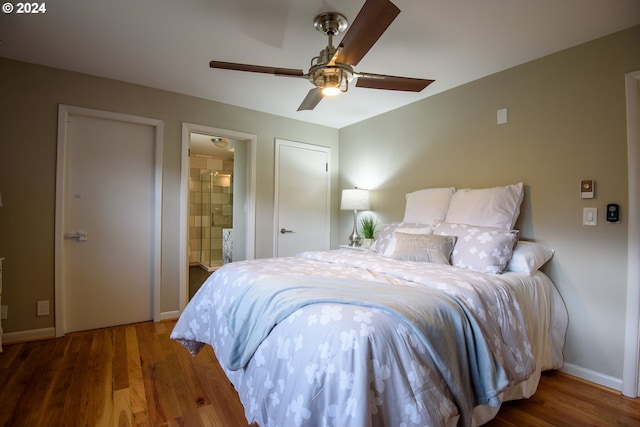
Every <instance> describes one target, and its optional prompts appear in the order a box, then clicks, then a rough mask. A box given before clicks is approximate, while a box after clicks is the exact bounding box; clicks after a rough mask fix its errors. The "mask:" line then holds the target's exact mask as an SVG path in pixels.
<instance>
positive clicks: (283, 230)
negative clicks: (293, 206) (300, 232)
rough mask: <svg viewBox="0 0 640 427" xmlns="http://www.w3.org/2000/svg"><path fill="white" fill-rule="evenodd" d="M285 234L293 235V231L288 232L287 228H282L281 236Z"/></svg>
mask: <svg viewBox="0 0 640 427" xmlns="http://www.w3.org/2000/svg"><path fill="white" fill-rule="evenodd" d="M285 233H293V230H287V229H286V228H281V229H280V234H285Z"/></svg>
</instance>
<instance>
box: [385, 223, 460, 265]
mask: <svg viewBox="0 0 640 427" xmlns="http://www.w3.org/2000/svg"><path fill="white" fill-rule="evenodd" d="M395 235H396V245H395V246H396V247H395V250H394V251H393V254H392V255H391V256H392V258H395V259H399V260H402V261H419V262H433V263H436V264H449V257H450V256H451V251H453V246H454V245H455V244H456V239H457V237H455V236H435V235H433V234H409V233H403V232H400V231H396V233H395Z"/></svg>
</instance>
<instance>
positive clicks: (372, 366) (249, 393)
mask: <svg viewBox="0 0 640 427" xmlns="http://www.w3.org/2000/svg"><path fill="white" fill-rule="evenodd" d="M284 276H286V277H284ZM303 276H309V277H311V278H314V280H313V282H314V286H315V287H314V292H316V293H317V292H318V290H319V291H320V293H322V290H323V288H322V283H323V282H322V280H320V278H327V279H326V287H327V293H328V292H329V291H328V289H329V288H330V285H332V286H333V285H335V284H336V283H339V284H340V285H342V284H344V283H345V280H344V279H351V280H353V282H354V285H353V286H354V287H355V285H356V283H357V284H358V285H359V286H361V287H362V285H363V284H364V285H365V286H364V287H365V288H366V283H371V289H372V290H373V289H384V288H385V287H386V288H387V289H384V290H385V293H384V295H387V296H386V297H385V298H383V299H389V297H388V295H393V294H395V293H396V292H397V295H398V297H397V298H393V300H394V301H395V302H396V305H398V304H401V305H411V306H412V307H414V306H415V307H416V309H417V310H423V312H424V313H425V315H424V317H423V318H421V319H418V320H420V322H415V323H422V324H423V327H424V328H425V329H426V332H425V333H424V334H423V333H422V332H421V330H420V329H418V328H416V327H414V325H413V324H412V323H408V322H407V319H406V316H405V317H403V316H402V315H400V314H398V313H397V311H402V310H401V309H399V310H396V311H393V310H392V308H393V307H391V308H387V307H385V306H381V305H380V303H379V302H377V301H378V300H379V299H380V298H379V296H378V300H376V303H375V304H374V303H371V302H370V301H368V300H367V301H368V302H366V303H365V302H364V301H365V298H366V297H363V298H362V301H363V302H362V303H361V304H359V303H358V302H357V301H355V302H354V301H351V300H350V301H343V300H339V299H336V298H335V297H331V298H329V299H325V300H312V301H310V302H308V303H306V304H305V303H299V302H297V301H299V297H300V296H299V295H295V294H296V291H295V290H294V291H291V292H292V297H296V298H298V299H296V300H295V301H296V306H295V310H293V309H291V310H289V311H291V313H289V311H286V312H283V313H282V315H280V316H278V313H272V314H273V316H266V315H265V316H263V315H262V312H259V313H258V312H256V311H255V306H256V305H259V304H258V303H256V302H255V301H251V302H250V304H249V305H248V306H242V309H238V307H239V303H242V302H243V301H242V300H243V299H245V298H247V297H246V294H247V293H248V291H252V292H253V291H254V290H260V288H261V285H262V286H264V287H266V286H265V285H264V284H266V283H275V282H277V281H281V282H292V281H297V280H298V278H303ZM277 277H282V279H281V280H278V279H276V278H277ZM318 284H319V285H318ZM435 291H437V292H438V293H442V298H440V300H441V299H444V300H446V301H453V303H451V305H452V306H453V307H457V306H459V308H460V309H459V310H452V312H456V311H458V312H460V317H459V318H456V319H454V320H451V319H453V318H449V317H448V316H449V315H450V314H449V311H447V312H444V314H442V313H443V312H441V311H438V310H437V309H436V308H433V310H431V309H430V306H429V304H433V303H432V302H430V300H432V299H434V298H433V297H428V298H427V297H422V296H421V293H424V295H425V296H427V295H433V294H434V293H435ZM270 292H271V293H273V292H272V291H270ZM407 295H409V296H410V297H407ZM264 298H267V299H268V298H271V297H270V296H269V295H266V296H265V297H264ZM287 298H289V297H287ZM435 299H439V298H438V297H436V298H435ZM414 300H415V304H414V303H413V301H414ZM256 301H259V300H256ZM286 301H289V300H286ZM267 302H269V301H267ZM398 302H399V303H398ZM266 305H268V304H266ZM390 305H391V306H392V305H393V304H390ZM238 313H240V314H238ZM256 313H258V314H259V316H258V315H257V314H256ZM412 313H413V312H412ZM234 314H235V315H236V316H235V317H234ZM251 315H253V316H257V317H256V318H257V319H261V320H260V321H256V322H253V321H252V322H247V321H246V320H247V319H248V317H247V316H249V317H250V316H251ZM272 317H273V318H274V319H276V321H274V322H273V324H274V325H275V326H274V325H271V323H268V324H263V323H262V322H263V321H264V322H266V321H267V318H269V319H270V318H272ZM408 317H411V316H408ZM414 320H416V319H414ZM451 323H456V324H464V325H468V324H472V325H476V327H475V328H471V329H469V328H460V327H452V326H451ZM238 324H242V325H243V328H245V329H244V330H245V332H246V333H247V334H248V333H251V332H252V329H253V327H252V325H254V327H255V328H262V329H263V330H265V331H267V332H268V334H265V335H266V337H265V338H264V339H262V338H261V337H260V339H259V340H258V341H255V337H254V336H251V337H252V338H251V341H252V342H253V341H255V342H256V345H255V349H252V350H251V351H250V352H248V353H246V355H245V358H244V359H243V361H242V363H240V364H238V363H234V362H233V360H232V357H231V355H232V353H233V351H234V349H235V348H237V346H238V344H239V343H240V344H242V340H244V339H245V337H246V336H249V335H241V336H239V335H238V334H239V332H238V331H237V329H238V328H237V327H236V325H238ZM230 325H231V327H230ZM565 331H566V310H565V308H564V305H563V303H562V301H561V299H560V297H559V295H558V293H557V291H556V289H555V287H554V285H553V283H551V281H550V280H549V279H548V278H547V276H545V275H544V274H542V273H540V272H536V273H534V274H533V275H531V276H529V275H528V274H521V273H506V274H503V275H492V274H484V273H477V272H473V271H470V270H463V269H459V268H456V267H451V266H448V265H440V264H428V263H418V262H402V261H396V260H393V259H390V258H386V257H383V256H381V255H378V254H375V253H371V252H357V251H351V250H336V251H323V252H306V253H303V254H300V255H298V256H297V257H290V258H272V259H264V260H252V261H241V262H236V263H230V264H226V265H225V266H224V267H222V268H220V269H219V270H217V271H216V272H215V273H214V274H212V275H211V276H210V278H209V279H208V280H207V282H206V283H205V284H204V285H203V286H202V288H201V289H200V291H198V293H197V294H196V295H195V296H194V298H193V299H192V300H191V302H190V303H189V305H188V306H187V308H186V309H185V311H184V312H183V313H182V315H181V317H180V319H179V321H178V323H177V324H176V326H175V328H174V330H173V332H172V335H171V337H172V338H173V339H175V340H177V341H179V342H180V343H182V344H183V345H184V346H185V347H186V348H187V349H189V350H190V351H191V352H192V353H193V354H196V353H197V352H198V350H199V349H200V348H201V347H202V345H204V344H210V345H211V346H212V347H213V349H214V351H215V353H216V356H217V357H218V359H219V360H220V362H221V365H222V366H223V369H224V370H225V372H226V373H227V375H228V377H229V379H230V380H231V382H232V383H233V384H234V386H235V387H236V389H237V390H238V394H239V396H240V399H241V401H242V403H243V405H244V407H245V415H246V417H247V420H248V421H249V422H256V423H257V424H258V425H260V426H262V427H289V426H309V427H311V426H313V427H320V426H334V427H343V426H350V427H359V426H363V427H364V426H388V427H405V426H406V427H408V426H420V427H424V426H454V425H474V424H480V423H482V422H485V421H487V420H488V419H490V418H491V417H492V416H494V415H495V413H496V412H497V409H498V407H499V403H500V401H503V400H506V399H512V398H521V397H528V396H529V395H531V394H532V393H533V392H534V391H535V388H536V386H537V383H538V379H539V375H540V371H541V370H544V369H552V368H558V367H560V366H561V365H562V352H561V350H562V345H563V342H564V333H565ZM425 337H426V338H425ZM239 341H240V342H239ZM434 348H435V349H436V351H434ZM481 353H482V354H488V355H489V356H488V357H480V356H478V355H479V354H481ZM443 363H444V364H443ZM452 373H453V374H452ZM481 404H488V405H491V406H486V405H485V406H482V405H481ZM474 408H475V409H474Z"/></svg>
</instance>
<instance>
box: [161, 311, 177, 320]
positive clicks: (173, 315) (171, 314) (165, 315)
mask: <svg viewBox="0 0 640 427" xmlns="http://www.w3.org/2000/svg"><path fill="white" fill-rule="evenodd" d="M178 317H180V311H179V310H175V311H164V312H162V313H160V321H162V320H173V319H177V318H178Z"/></svg>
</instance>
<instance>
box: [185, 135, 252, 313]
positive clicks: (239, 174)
mask: <svg viewBox="0 0 640 427" xmlns="http://www.w3.org/2000/svg"><path fill="white" fill-rule="evenodd" d="M256 139H257V138H256V136H255V135H251V134H245V133H241V132H236V131H229V130H225V129H217V128H211V127H207V126H201V125H194V124H188V123H183V126H182V183H181V190H182V191H181V192H182V197H181V209H180V217H181V218H180V220H181V224H182V231H181V239H180V241H181V250H180V258H181V278H182V281H183V283H181V286H180V310H182V309H183V308H184V306H185V305H186V303H187V301H188V300H189V299H190V298H191V297H192V296H193V294H194V293H195V292H196V291H197V290H198V289H199V288H200V286H201V285H202V283H203V282H204V281H205V280H206V278H207V277H208V276H209V275H210V274H212V273H213V272H215V271H216V270H217V269H218V268H220V267H221V266H222V265H224V264H226V263H228V262H233V261H239V260H244V259H252V258H253V257H254V253H255V244H254V240H255V238H254V236H255V150H256Z"/></svg>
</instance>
